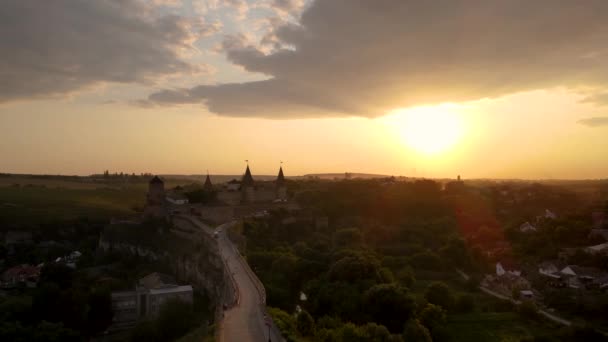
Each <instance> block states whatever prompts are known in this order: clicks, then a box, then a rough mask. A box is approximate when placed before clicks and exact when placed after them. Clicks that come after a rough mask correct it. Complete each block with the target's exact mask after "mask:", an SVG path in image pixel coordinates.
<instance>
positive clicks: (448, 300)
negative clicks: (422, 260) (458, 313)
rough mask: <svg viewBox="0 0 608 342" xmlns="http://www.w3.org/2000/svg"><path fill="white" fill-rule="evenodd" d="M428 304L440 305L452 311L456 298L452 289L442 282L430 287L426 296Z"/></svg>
mask: <svg viewBox="0 0 608 342" xmlns="http://www.w3.org/2000/svg"><path fill="white" fill-rule="evenodd" d="M424 298H426V300H427V302H429V303H431V304H435V305H439V306H441V307H442V308H444V309H446V310H450V309H451V308H452V307H453V305H454V296H453V295H452V291H451V290H450V288H449V287H448V286H447V285H446V284H444V283H442V282H434V283H432V284H431V285H429V286H428V287H427V289H426V292H425V294H424Z"/></svg>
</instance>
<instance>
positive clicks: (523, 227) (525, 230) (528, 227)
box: [519, 222, 536, 233]
mask: <svg viewBox="0 0 608 342" xmlns="http://www.w3.org/2000/svg"><path fill="white" fill-rule="evenodd" d="M519 231H520V232H522V233H528V232H535V231H536V227H534V226H533V225H532V224H530V222H526V223H524V224H522V225H521V226H519Z"/></svg>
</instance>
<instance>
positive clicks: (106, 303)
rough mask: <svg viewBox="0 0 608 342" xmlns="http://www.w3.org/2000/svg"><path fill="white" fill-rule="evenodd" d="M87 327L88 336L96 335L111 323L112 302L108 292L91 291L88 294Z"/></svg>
mask: <svg viewBox="0 0 608 342" xmlns="http://www.w3.org/2000/svg"><path fill="white" fill-rule="evenodd" d="M88 302H89V303H88V304H89V311H88V313H87V323H88V324H87V325H88V332H89V334H90V335H95V334H98V333H100V332H102V331H104V330H106V328H107V327H109V326H110V324H111V323H112V300H111V298H110V292H109V291H103V290H93V292H91V293H90V294H89V301H88Z"/></svg>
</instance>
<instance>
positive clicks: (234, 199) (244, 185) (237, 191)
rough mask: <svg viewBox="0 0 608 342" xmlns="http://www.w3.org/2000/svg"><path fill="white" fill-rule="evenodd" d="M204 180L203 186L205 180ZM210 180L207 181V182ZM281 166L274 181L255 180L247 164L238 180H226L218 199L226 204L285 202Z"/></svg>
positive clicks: (285, 185)
mask: <svg viewBox="0 0 608 342" xmlns="http://www.w3.org/2000/svg"><path fill="white" fill-rule="evenodd" d="M208 180H209V176H207V179H206V180H205V187H207V186H208V185H207V181H208ZM210 183H211V182H210V181H209V184H210ZM286 183H287V182H286V180H285V175H284V173H283V167H282V166H281V167H280V168H279V173H278V175H277V178H276V179H275V180H274V181H255V180H254V179H253V176H252V174H251V169H250V168H249V165H247V168H246V169H245V174H244V175H243V177H242V178H241V180H240V181H237V180H236V179H234V180H232V181H230V182H228V183H227V184H226V186H225V187H224V188H222V190H221V191H219V192H218V199H219V200H220V201H222V202H225V203H227V204H233V205H238V204H252V203H263V202H285V201H287V184H286ZM209 186H211V185H209Z"/></svg>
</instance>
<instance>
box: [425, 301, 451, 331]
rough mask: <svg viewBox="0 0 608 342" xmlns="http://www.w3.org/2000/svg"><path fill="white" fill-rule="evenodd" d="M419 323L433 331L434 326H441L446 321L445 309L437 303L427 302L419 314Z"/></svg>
mask: <svg viewBox="0 0 608 342" xmlns="http://www.w3.org/2000/svg"><path fill="white" fill-rule="evenodd" d="M419 319H420V323H422V324H423V325H424V326H425V327H427V328H428V329H429V331H431V332H432V331H433V330H434V329H435V328H438V327H441V326H443V325H444V324H445V322H446V311H445V310H444V309H443V308H441V307H440V306H438V305H434V304H427V305H426V307H425V308H424V309H422V311H421V312H420V315H419Z"/></svg>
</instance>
